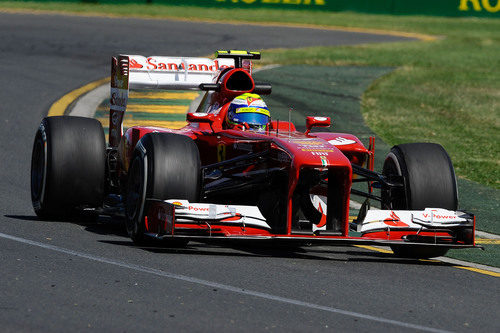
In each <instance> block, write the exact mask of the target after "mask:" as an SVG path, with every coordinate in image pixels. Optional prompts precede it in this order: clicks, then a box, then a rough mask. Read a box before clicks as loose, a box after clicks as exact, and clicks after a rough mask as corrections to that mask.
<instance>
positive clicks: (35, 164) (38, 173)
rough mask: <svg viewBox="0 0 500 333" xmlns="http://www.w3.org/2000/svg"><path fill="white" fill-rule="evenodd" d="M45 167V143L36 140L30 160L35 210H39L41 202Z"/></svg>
mask: <svg viewBox="0 0 500 333" xmlns="http://www.w3.org/2000/svg"><path fill="white" fill-rule="evenodd" d="M46 165H47V154H46V143H45V142H44V141H43V140H41V138H37V140H36V142H35V144H34V147H33V156H32V159H31V198H32V200H33V204H34V205H35V208H39V206H40V205H41V202H42V201H43V195H44V192H45V179H46V171H47V170H46Z"/></svg>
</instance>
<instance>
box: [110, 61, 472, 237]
mask: <svg viewBox="0 0 500 333" xmlns="http://www.w3.org/2000/svg"><path fill="white" fill-rule="evenodd" d="M236 79H237V80H236ZM216 82H217V84H218V87H217V89H214V90H212V91H209V92H207V94H206V96H205V99H204V101H202V103H201V105H200V107H199V108H198V110H197V113H194V114H188V115H187V120H188V124H187V125H186V126H185V127H183V128H181V129H168V128H158V127H141V126H134V127H131V128H129V129H128V130H127V131H126V133H124V134H123V136H122V139H121V142H120V144H119V146H118V155H119V160H120V168H121V177H122V178H124V179H126V177H127V171H128V167H129V164H130V160H131V158H132V154H133V150H134V147H135V146H136V144H137V143H138V141H139V140H140V139H141V138H142V137H143V136H144V135H146V134H147V133H150V132H169V133H176V134H179V135H185V136H188V137H190V138H191V139H193V140H194V142H195V143H196V144H197V146H198V148H199V152H200V158H201V164H202V166H203V167H206V166H210V165H217V163H223V162H224V161H231V160H233V159H235V158H238V157H241V156H250V155H252V154H259V153H264V152H266V153H267V155H266V156H267V158H266V160H265V162H264V163H255V164H250V165H245V166H244V167H241V168H236V169H235V171H234V172H235V173H238V175H239V176H240V177H245V175H253V174H256V173H257V172H259V171H262V172H265V171H266V170H281V171H282V172H284V173H285V174H286V175H287V179H286V191H284V192H286V193H283V195H284V196H285V198H284V200H285V203H286V211H285V214H286V219H284V221H285V224H286V225H285V227H283V228H282V229H279V231H277V229H272V230H265V229H261V228H253V227H248V226H247V227H245V226H232V225H231V226H230V225H224V224H218V225H207V224H205V223H195V222H190V223H185V222H184V223H177V222H175V213H174V209H173V206H172V205H169V204H165V203H162V202H157V203H156V204H155V203H153V204H152V205H151V208H150V210H149V213H148V214H147V217H146V221H145V226H146V232H149V233H154V234H163V235H171V236H176V235H177V236H180V237H186V236H193V237H196V236H203V237H206V236H210V237H219V236H220V237H247V236H249V237H250V236H252V237H257V238H258V237H259V236H262V237H272V238H282V239H297V240H301V239H304V240H310V239H316V240H319V241H322V240H325V241H327V240H331V241H333V242H335V240H337V241H338V242H339V243H342V242H343V241H348V242H351V243H352V242H356V241H359V242H360V243H363V242H365V243H370V242H371V241H373V240H378V241H380V240H384V241H388V242H389V243H390V242H394V241H396V242H402V236H406V235H408V234H417V231H402V232H382V231H380V232H377V233H370V234H365V235H362V236H361V237H349V236H348V233H349V202H350V194H351V186H352V181H353V167H352V166H353V165H357V166H360V167H366V168H367V169H369V170H373V152H374V142H373V139H370V146H369V148H366V147H365V146H364V145H363V144H362V143H361V141H360V140H359V139H358V138H357V137H355V136H354V135H351V134H345V133H331V132H310V131H309V130H310V129H311V128H313V127H315V126H318V127H321V126H322V127H324V126H326V125H329V123H330V120H329V118H325V117H308V119H307V131H306V132H305V133H302V132H298V131H297V130H296V128H295V126H294V124H292V123H289V122H286V121H279V122H278V121H275V120H274V121H272V124H271V125H270V126H269V128H268V130H267V132H253V131H250V130H245V128H244V127H242V128H240V129H230V128H227V127H226V125H225V116H226V112H227V108H228V105H229V103H230V102H231V101H232V99H233V98H234V97H236V96H238V95H241V94H243V93H247V92H250V93H253V92H259V91H258V86H257V85H256V84H255V82H254V80H253V78H252V76H251V74H250V71H248V70H245V69H242V68H232V69H226V70H224V71H222V73H221V74H220V76H219V77H218V78H217V81H216ZM235 82H237V83H238V84H236V83H235ZM242 87H243V89H242ZM202 89H203V88H202ZM207 90H209V89H207ZM271 115H272V113H271ZM110 118H111V116H110ZM110 121H111V119H110ZM329 141H330V142H329ZM307 170H314V172H316V173H322V174H323V175H325V176H324V177H323V184H316V185H314V186H311V187H310V188H309V193H314V194H318V195H323V196H324V197H327V198H328V212H329V213H328V214H327V215H326V216H325V215H324V214H322V216H321V220H320V221H319V222H316V223H315V224H317V225H319V226H321V225H322V224H325V223H326V225H327V230H326V231H324V232H323V231H322V232H320V233H314V232H313V231H312V230H311V231H304V230H299V229H297V228H296V225H295V224H296V223H297V218H296V215H297V210H298V207H299V206H300V205H299V204H298V203H297V201H296V193H297V191H298V190H297V189H298V187H299V184H300V186H301V187H303V186H304V184H302V183H301V177H303V174H306V173H307V172H308V171H307ZM325 182H327V185H325V184H324V183H325ZM369 184H371V183H369ZM204 186H205V187H207V186H208V187H209V186H210V180H204ZM368 191H369V192H370V193H371V191H372V189H371V187H370V186H368ZM205 200H206V202H210V196H209V195H207V196H205ZM227 200H228V201H227V202H226V203H227V204H231V198H230V197H228V198H227ZM321 213H322V212H321ZM325 218H326V220H325ZM436 235H437V236H449V234H446V233H444V234H443V233H442V232H433V231H424V232H421V233H420V236H428V237H436ZM458 245H473V238H472V243H470V244H465V242H462V243H461V244H458Z"/></svg>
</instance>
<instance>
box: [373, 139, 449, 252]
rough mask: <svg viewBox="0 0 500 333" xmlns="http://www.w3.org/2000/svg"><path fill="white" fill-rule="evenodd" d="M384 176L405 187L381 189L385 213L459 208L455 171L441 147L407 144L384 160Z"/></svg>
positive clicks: (397, 248) (424, 249)
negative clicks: (398, 210)
mask: <svg viewBox="0 0 500 333" xmlns="http://www.w3.org/2000/svg"><path fill="white" fill-rule="evenodd" d="M382 174H383V175H384V176H386V177H387V179H389V181H391V179H395V177H394V176H401V177H402V180H403V183H404V186H403V188H401V189H382V206H383V208H385V209H402V210H406V209H408V210H422V209H425V208H444V209H449V210H457V208H458V193H457V181H456V177H455V170H454V168H453V164H452V163H451V159H450V157H449V156H448V154H447V153H446V151H445V150H444V148H443V147H442V146H441V145H438V144H435V143H408V144H401V145H397V146H394V147H392V149H391V151H390V152H389V154H388V155H387V157H386V159H385V162H384V166H383V169H382ZM401 177H400V178H401ZM391 248H392V250H393V251H394V253H395V254H396V255H398V256H402V257H414V258H415V257H419V258H431V257H437V256H442V255H444V254H445V253H446V252H447V249H446V248H435V247H430V246H425V245H422V246H393V247H391Z"/></svg>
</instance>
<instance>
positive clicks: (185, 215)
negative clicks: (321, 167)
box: [145, 199, 476, 248]
mask: <svg viewBox="0 0 500 333" xmlns="http://www.w3.org/2000/svg"><path fill="white" fill-rule="evenodd" d="M147 204H148V208H147V212H148V213H147V216H146V217H145V227H146V234H147V235H148V236H150V237H153V238H157V239H169V238H188V239H192V240H199V241H207V240H216V239H239V240H260V241H266V240H267V241H273V242H274V241H279V242H284V243H287V242H288V243H299V244H300V243H303V244H311V245H313V244H317V245H319V244H323V245H325V244H329V245H356V244H364V245H370V244H375V245H377V244H378V245H419V246H421V245H426V246H427V245H429V246H436V247H446V248H468V247H476V245H475V243H474V228H475V218H474V216H473V215H471V214H468V213H465V212H459V211H457V212H454V211H448V210H443V209H430V208H428V209H425V210H422V211H400V210H398V211H390V210H368V212H367V214H366V216H365V217H364V218H363V220H361V221H355V222H354V223H352V225H351V229H353V231H356V232H358V233H361V235H360V236H349V235H326V234H323V235H322V234H321V231H320V230H317V229H316V230H315V231H314V232H313V230H311V232H310V233H304V232H301V233H300V234H294V233H293V232H292V233H291V234H275V233H273V231H272V228H271V226H270V225H269V224H268V223H267V222H266V219H265V218H264V216H263V215H262V214H261V212H260V211H259V209H258V208H257V207H254V206H239V205H218V204H209V203H190V202H188V201H187V200H150V199H148V200H147ZM313 229H314V227H313Z"/></svg>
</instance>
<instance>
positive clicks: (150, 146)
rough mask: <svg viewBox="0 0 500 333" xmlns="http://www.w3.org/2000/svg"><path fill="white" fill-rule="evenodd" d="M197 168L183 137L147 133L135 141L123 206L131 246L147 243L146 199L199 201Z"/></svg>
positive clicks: (194, 150) (190, 144)
mask: <svg viewBox="0 0 500 333" xmlns="http://www.w3.org/2000/svg"><path fill="white" fill-rule="evenodd" d="M200 166H201V162H200V154H199V151H198V147H197V146H196V144H195V143H194V141H193V140H192V139H191V138H189V137H187V136H183V135H178V134H172V133H149V134H146V135H145V136H144V137H143V138H142V139H141V140H140V141H139V142H138V144H137V146H136V148H135V150H134V154H133V158H132V161H131V166H130V169H129V174H128V182H127V189H126V204H125V215H126V226H127V232H128V234H129V236H130V238H131V239H132V240H133V241H134V243H136V244H141V245H142V244H144V243H145V242H146V241H147V239H146V236H145V232H146V227H145V224H144V217H145V215H146V214H147V201H146V200H147V199H159V200H167V199H185V200H189V201H190V202H196V201H198V200H199V196H200V187H201V173H200V170H201V169H200ZM185 243H187V242H184V244H185ZM172 245H177V244H174V243H172Z"/></svg>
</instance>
